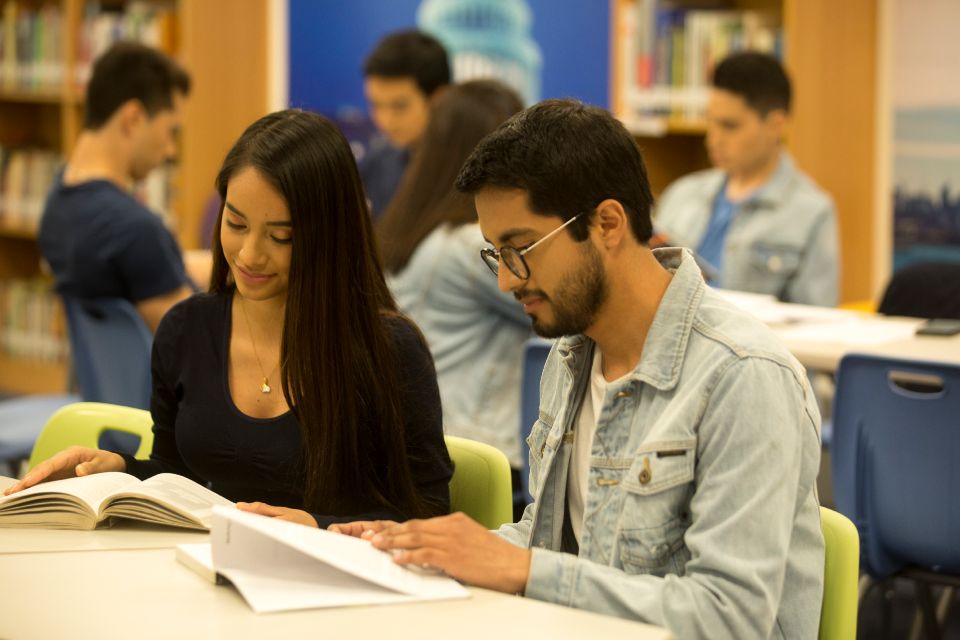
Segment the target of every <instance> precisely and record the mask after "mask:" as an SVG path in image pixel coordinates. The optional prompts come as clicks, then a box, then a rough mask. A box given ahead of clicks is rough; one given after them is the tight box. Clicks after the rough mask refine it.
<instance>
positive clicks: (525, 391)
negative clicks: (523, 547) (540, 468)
mask: <svg viewBox="0 0 960 640" xmlns="http://www.w3.org/2000/svg"><path fill="white" fill-rule="evenodd" d="M552 347H553V340H546V339H544V338H531V339H530V340H528V341H527V343H526V344H525V345H524V347H523V364H522V366H523V374H522V377H521V379H520V457H521V459H522V460H523V469H522V471H521V473H520V486H521V487H522V491H521V495H520V496H515V497H514V499H515V500H516V499H517V497H519V498H521V499H522V500H524V501H525V502H526V503H527V504H529V503H530V502H532V501H533V497H532V496H531V495H530V487H529V486H528V485H529V483H530V448H529V446H528V445H527V436H529V435H530V431H531V430H532V429H533V425H534V423H535V422H536V421H537V418H539V416H540V377H541V376H542V375H543V366H544V364H546V362H547V355H549V354H550V349H551V348H552Z"/></svg>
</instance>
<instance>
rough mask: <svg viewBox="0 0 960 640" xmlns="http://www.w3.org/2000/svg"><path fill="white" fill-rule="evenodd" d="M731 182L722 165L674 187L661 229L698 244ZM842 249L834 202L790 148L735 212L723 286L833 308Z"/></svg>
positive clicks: (681, 242)
mask: <svg viewBox="0 0 960 640" xmlns="http://www.w3.org/2000/svg"><path fill="white" fill-rule="evenodd" d="M724 180H725V174H724V173H723V172H722V171H720V170H719V169H711V170H707V171H700V172H697V173H694V174H692V175H689V176H686V177H684V178H681V179H680V180H677V181H676V182H675V183H673V184H672V185H670V187H669V188H668V189H667V190H666V191H665V192H664V193H663V196H662V197H661V198H660V203H659V204H658V205H657V213H656V218H655V225H656V227H657V230H658V231H662V232H664V233H666V234H667V236H668V237H669V239H670V242H671V243H672V244H675V245H677V246H683V247H689V248H691V249H696V248H697V247H699V246H700V242H701V241H702V240H703V236H704V234H705V233H706V232H707V226H708V224H709V222H710V215H711V213H712V211H713V201H714V198H716V196H717V193H718V192H719V191H720V189H721V188H722V187H723V185H724ZM838 255H839V249H838V248H837V223H836V213H835V211H834V206H833V201H832V200H831V199H830V196H828V195H827V194H826V193H824V192H823V191H821V190H820V188H819V187H817V185H816V184H814V183H813V181H811V180H810V178H808V177H807V176H805V175H804V174H803V173H801V172H800V171H799V170H797V168H796V167H795V166H794V163H793V160H792V159H791V158H790V156H789V155H788V154H786V153H783V154H782V155H781V157H780V164H779V166H778V168H777V171H776V173H775V174H774V175H773V177H772V178H771V179H770V181H769V182H768V183H767V185H766V186H765V187H764V188H763V189H762V190H761V191H760V192H759V193H758V194H757V196H756V197H755V198H749V199H747V200H746V201H744V202H742V203H740V205H739V206H738V207H737V209H736V211H735V212H734V216H733V220H732V221H731V222H730V228H729V230H728V231H727V238H726V245H725V247H724V252H723V273H722V275H721V283H720V286H722V287H724V288H725V289H736V290H738V291H752V292H754V293H769V294H773V295H775V296H777V297H778V298H779V299H780V300H783V301H784V302H799V303H802V304H817V305H822V306H828V307H832V306H833V305H835V304H836V303H837V284H838V282H837V280H838V277H839V275H838V274H839V265H838Z"/></svg>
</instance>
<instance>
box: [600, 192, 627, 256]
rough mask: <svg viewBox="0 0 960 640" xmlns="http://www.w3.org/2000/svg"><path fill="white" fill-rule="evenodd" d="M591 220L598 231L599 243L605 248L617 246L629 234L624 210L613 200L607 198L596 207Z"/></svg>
mask: <svg viewBox="0 0 960 640" xmlns="http://www.w3.org/2000/svg"><path fill="white" fill-rule="evenodd" d="M593 220H594V224H595V225H596V226H597V227H598V228H599V230H600V242H601V243H602V244H603V245H604V246H605V247H608V248H613V247H616V246H619V245H620V244H621V243H622V242H623V241H624V240H625V239H626V238H627V237H628V236H629V235H630V233H631V231H630V218H629V217H628V216H627V212H626V210H625V209H624V208H623V205H622V204H620V202H619V201H618V200H614V199H613V198H607V199H606V200H604V201H603V202H601V203H600V204H598V205H597V210H596V213H595V214H594V215H593Z"/></svg>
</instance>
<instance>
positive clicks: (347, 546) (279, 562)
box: [176, 507, 470, 613]
mask: <svg viewBox="0 0 960 640" xmlns="http://www.w3.org/2000/svg"><path fill="white" fill-rule="evenodd" d="M176 557H177V560H178V561H179V562H180V563H182V564H183V565H184V566H186V567H187V568H189V569H191V570H193V571H195V572H196V573H198V574H199V575H200V576H201V577H203V578H204V579H206V580H208V581H210V582H215V581H219V582H222V581H223V579H226V580H227V581H229V582H230V583H232V584H233V585H234V586H235V587H236V588H237V590H238V591H240V594H241V595H242V596H243V597H244V599H245V600H246V601H247V604H249V605H250V607H251V608H252V609H253V610H254V611H256V612H257V613H266V612H274V611H288V610H293V609H312V608H321V607H342V606H353V605H371V604H390V603H401V602H418V601H425V600H447V599H457V598H468V597H470V592H469V591H467V590H466V589H465V588H464V587H463V586H461V585H460V584H459V583H457V582H456V581H455V580H453V579H451V578H449V577H447V576H445V575H443V574H442V573H439V572H437V571H429V570H422V569H420V570H415V569H410V568H407V567H402V566H400V565H397V564H396V563H394V562H393V559H392V556H391V555H390V554H389V553H387V552H385V551H381V550H379V549H376V548H374V547H373V545H371V544H370V542H369V541H367V540H361V539H359V538H352V537H350V536H346V535H342V534H339V533H332V532H330V531H324V530H322V529H314V528H312V527H304V526H302V525H299V524H294V523H291V522H284V521H281V520H277V519H274V518H267V517H265V516H260V515H255V514H252V513H244V512H242V511H238V510H236V509H227V508H222V507H216V508H214V511H213V528H212V530H211V532H210V544H188V545H179V546H178V547H177V554H176Z"/></svg>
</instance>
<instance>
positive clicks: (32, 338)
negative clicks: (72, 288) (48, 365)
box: [0, 277, 69, 362]
mask: <svg viewBox="0 0 960 640" xmlns="http://www.w3.org/2000/svg"><path fill="white" fill-rule="evenodd" d="M0 353H5V354H8V355H11V356H15V357H21V358H30V359H33V360H39V361H44V362H63V361H65V360H66V359H67V354H68V353H69V341H68V339H67V329H66V321H65V319H64V314H63V311H62V310H61V307H60V300H58V298H57V295H56V294H55V293H54V292H53V291H52V289H51V287H50V283H49V281H48V280H46V279H44V278H42V277H39V278H31V279H26V280H0Z"/></svg>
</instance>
